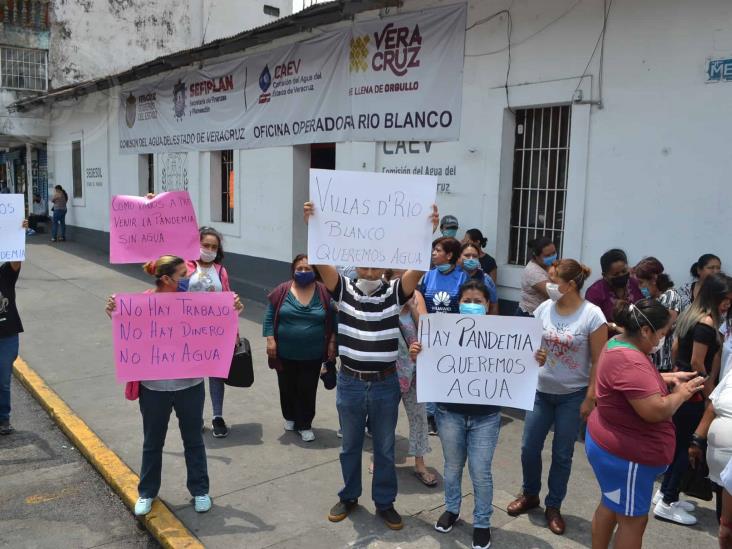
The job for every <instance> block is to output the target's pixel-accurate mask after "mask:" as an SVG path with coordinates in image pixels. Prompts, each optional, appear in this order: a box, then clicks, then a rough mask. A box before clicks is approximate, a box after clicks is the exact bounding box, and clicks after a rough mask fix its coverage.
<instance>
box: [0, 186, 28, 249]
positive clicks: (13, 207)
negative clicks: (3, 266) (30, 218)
mask: <svg viewBox="0 0 732 549" xmlns="http://www.w3.org/2000/svg"><path fill="white" fill-rule="evenodd" d="M23 199H24V196H23V195H22V194H0V263H2V262H4V261H23V260H25V229H24V228H23V219H24V217H25V207H24V205H23Z"/></svg>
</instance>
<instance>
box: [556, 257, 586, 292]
mask: <svg viewBox="0 0 732 549" xmlns="http://www.w3.org/2000/svg"><path fill="white" fill-rule="evenodd" d="M553 267H554V270H555V272H556V273H557V276H559V278H561V279H562V280H564V281H565V282H574V284H575V286H577V291H578V292H579V291H580V290H581V289H582V286H584V284H585V280H587V279H588V278H589V277H590V275H591V274H592V270H591V269H590V268H589V267H588V266H587V265H584V264H582V263H580V262H579V261H576V260H574V259H560V260H559V261H556V262H555V263H554V265H553Z"/></svg>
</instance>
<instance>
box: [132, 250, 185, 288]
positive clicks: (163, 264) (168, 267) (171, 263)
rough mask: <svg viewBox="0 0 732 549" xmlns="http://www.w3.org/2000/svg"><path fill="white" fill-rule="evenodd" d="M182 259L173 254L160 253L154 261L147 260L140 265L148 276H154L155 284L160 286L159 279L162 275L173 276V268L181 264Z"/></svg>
mask: <svg viewBox="0 0 732 549" xmlns="http://www.w3.org/2000/svg"><path fill="white" fill-rule="evenodd" d="M184 263H185V261H183V260H182V259H181V258H180V257H178V256H175V255H161V256H160V257H159V258H157V259H156V260H155V261H148V262H147V263H145V264H144V265H143V266H142V270H143V271H145V272H146V273H147V274H149V275H150V276H154V277H155V284H157V285H158V286H160V284H161V282H160V279H161V278H163V277H164V276H173V275H174V274H175V270H176V269H177V268H178V267H179V266H180V265H183V264H184Z"/></svg>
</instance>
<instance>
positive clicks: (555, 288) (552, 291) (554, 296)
mask: <svg viewBox="0 0 732 549" xmlns="http://www.w3.org/2000/svg"><path fill="white" fill-rule="evenodd" d="M545 288H546V293H547V294H548V295H549V299H551V300H552V301H555V302H556V301H559V300H560V299H562V296H563V295H564V294H563V293H562V292H560V291H559V284H554V283H553V282H547V285H546V286H545Z"/></svg>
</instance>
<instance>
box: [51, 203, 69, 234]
mask: <svg viewBox="0 0 732 549" xmlns="http://www.w3.org/2000/svg"><path fill="white" fill-rule="evenodd" d="M59 225H61V238H63V239H66V210H55V209H54V210H53V224H52V225H51V238H56V234H58V226H59Z"/></svg>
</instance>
